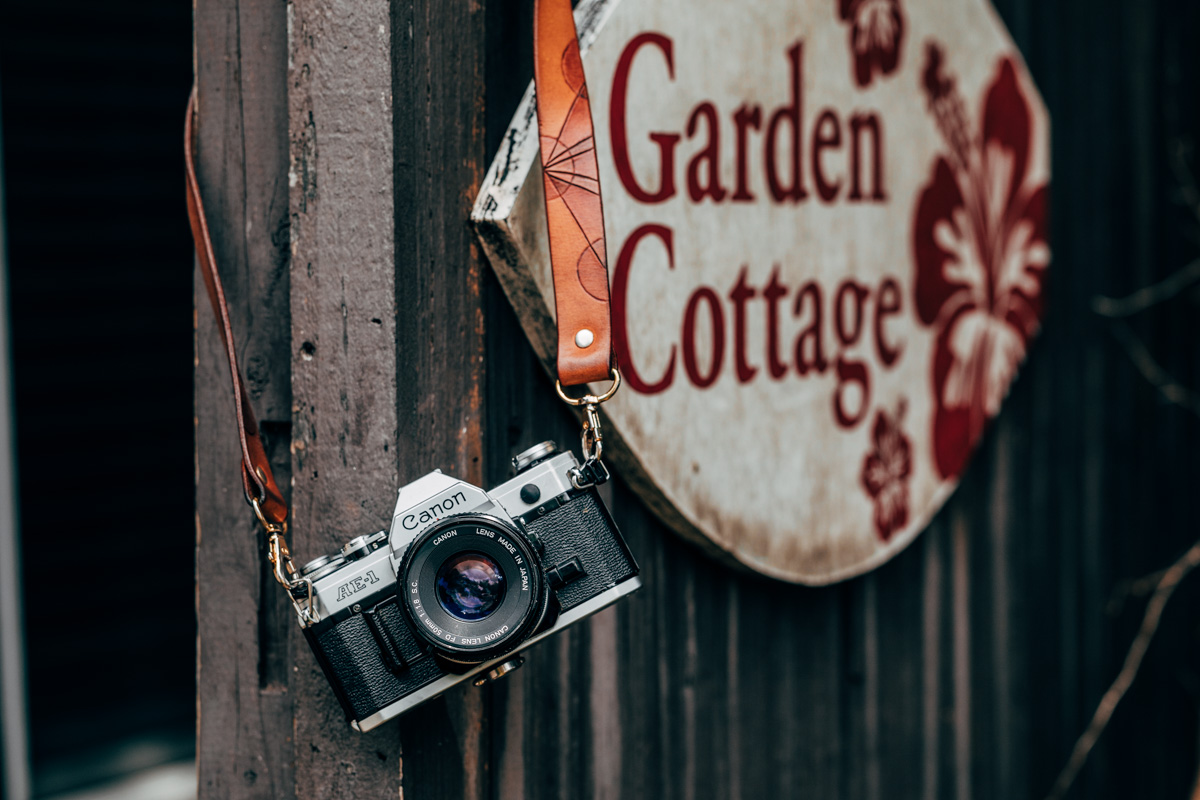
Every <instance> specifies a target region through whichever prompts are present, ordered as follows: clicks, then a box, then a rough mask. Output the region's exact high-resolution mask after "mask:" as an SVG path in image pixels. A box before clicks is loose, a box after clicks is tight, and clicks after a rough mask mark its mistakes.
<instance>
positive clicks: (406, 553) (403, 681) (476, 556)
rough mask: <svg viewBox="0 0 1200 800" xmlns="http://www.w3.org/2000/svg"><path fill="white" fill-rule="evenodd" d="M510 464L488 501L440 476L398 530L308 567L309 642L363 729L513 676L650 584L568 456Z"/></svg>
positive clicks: (531, 454) (404, 497)
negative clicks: (565, 635)
mask: <svg viewBox="0 0 1200 800" xmlns="http://www.w3.org/2000/svg"><path fill="white" fill-rule="evenodd" d="M513 465H514V467H515V468H516V470H517V475H516V477H514V478H512V479H511V480H509V481H508V482H506V483H503V484H501V485H500V486H497V487H496V488H495V489H493V490H491V491H490V492H485V491H484V490H482V489H480V488H478V487H475V486H472V485H471V484H469V483H465V482H464V481H460V480H458V479H456V478H452V477H451V476H449V475H445V474H443V473H442V472H441V471H437V472H431V473H429V474H428V475H425V476H424V477H422V478H419V479H418V480H415V481H413V482H412V483H410V484H408V485H407V486H405V487H403V488H401V489H400V497H399V499H398V500H397V501H396V510H395V515H394V517H393V520H392V528H391V531H390V533H389V532H385V531H380V532H379V533H376V534H373V535H369V536H359V537H358V538H356V539H353V540H351V541H350V542H348V543H347V544H346V545H345V547H343V548H342V549H341V550H340V551H339V552H337V553H333V554H330V555H327V556H322V557H321V558H318V559H315V560H313V561H311V562H309V563H308V564H306V565H305V566H304V567H303V568H302V569H301V570H300V579H301V581H302V582H303V584H304V587H305V588H304V589H302V590H301V591H303V592H304V599H305V601H306V602H305V603H304V604H301V603H298V604H297V607H298V608H304V609H306V610H305V612H304V613H301V614H300V624H301V626H302V627H303V628H304V637H305V638H306V639H307V640H308V643H309V645H311V646H312V649H313V652H314V653H315V654H316V656H317V661H319V662H320V664H321V669H322V670H323V671H324V672H325V677H326V678H328V680H329V683H330V685H331V686H332V687H333V690H334V693H335V694H336V695H337V698H338V700H339V701H341V704H342V708H343V709H344V710H345V712H346V716H347V718H348V719H349V720H350V724H351V726H352V727H354V728H355V729H356V730H359V731H368V730H370V729H372V728H374V727H376V726H377V725H379V724H381V723H383V722H386V721H387V720H389V719H391V718H392V717H395V716H398V715H400V714H403V713H404V712H405V711H408V710H409V709H411V708H413V707H415V706H417V705H419V704H420V703H423V702H424V701H426V700H429V699H431V698H433V697H437V696H438V695H440V694H441V693H442V692H444V691H446V690H447V689H449V688H451V687H452V686H455V685H457V684H458V683H460V682H462V681H464V680H468V679H471V678H475V679H476V681H475V682H476V684H477V685H478V684H482V683H484V682H486V681H487V680H489V679H493V678H497V677H499V676H501V675H504V674H505V673H507V672H510V671H512V670H513V669H515V668H516V667H518V666H520V664H521V658H520V656H518V655H516V653H515V651H516V650H517V649H518V648H520V647H522V646H524V645H529V644H533V643H534V642H537V641H539V640H541V639H543V638H545V637H546V636H549V635H551V634H553V633H555V632H556V631H559V630H562V629H563V628H565V627H566V626H568V625H571V624H572V623H575V622H578V621H579V620H581V619H583V618H585V617H587V616H590V615H591V614H594V613H596V612H597V611H599V610H600V609H602V608H604V607H605V606H608V605H610V604H612V603H614V602H616V601H617V600H619V599H620V598H622V597H624V596H625V595H627V594H629V593H630V592H633V591H634V590H636V589H637V588H638V587H639V586H640V585H641V581H640V580H639V579H638V577H637V574H638V568H637V564H636V562H635V561H634V559H633V555H632V554H631V553H630V552H629V548H628V547H627V546H626V544H625V541H624V539H622V538H621V534H620V532H618V531H617V528H616V525H614V524H613V521H612V517H611V516H610V515H609V512H608V509H607V508H606V507H605V506H604V503H603V502H602V501H601V499H600V497H599V495H598V494H597V493H596V489H595V486H594V485H593V486H587V487H586V488H583V489H577V488H575V485H574V484H573V482H572V480H571V476H572V475H574V476H575V477H576V481H575V483H579V481H578V476H579V474H580V473H579V470H580V466H579V464H578V462H576V460H575V457H574V456H573V455H572V454H571V453H569V452H568V453H560V452H558V450H557V448H556V446H555V445H554V443H553V442H543V443H541V444H539V445H536V446H535V447H531V448H530V449H528V450H526V451H525V452H523V453H521V454H520V455H518V456H517V457H516V458H514V459H513ZM596 466H599V465H596ZM599 469H600V470H603V467H602V466H600V467H599ZM592 477H593V478H599V479H600V480H601V481H602V480H603V479H605V478H607V473H603V472H601V474H599V475H593V476H592ZM309 586H311V590H312V595H311V600H310V599H309V597H308V587H309ZM297 599H298V600H299V598H297Z"/></svg>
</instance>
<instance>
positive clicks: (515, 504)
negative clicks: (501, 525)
mask: <svg viewBox="0 0 1200 800" xmlns="http://www.w3.org/2000/svg"><path fill="white" fill-rule="evenodd" d="M578 467H579V462H578V461H576V460H575V456H574V454H572V453H570V452H566V453H559V454H558V455H556V456H554V457H553V458H548V459H546V460H545V461H542V462H539V463H537V464H535V465H534V466H532V467H530V468H529V469H528V470H527V471H525V472H522V473H520V474H519V475H517V476H516V477H515V478H509V479H508V480H506V481H505V482H504V483H502V484H500V485H499V486H497V487H496V488H494V489H492V490H491V491H490V492H488V494H489V495H491V496H492V498H493V499H495V501H496V502H497V503H499V504H500V506H501V507H502V508H503V509H504V510H505V511H506V512H507V513H508V516H509V517H511V518H512V519H519V518H522V517H524V516H525V515H526V514H528V513H529V512H530V511H533V510H534V509H535V508H537V507H538V506H540V505H542V504H543V503H545V502H546V501H548V500H551V499H553V498H555V497H558V496H559V495H563V494H566V493H567V492H572V491H574V488H573V487H572V486H571V479H570V477H569V473H570V471H571V470H572V469H576V468H578ZM531 483H532V484H533V485H535V486H537V487H538V489H539V490H541V491H540V494H539V497H538V499H537V500H535V501H533V502H532V503H526V502H525V501H524V500H522V499H521V489H522V488H524V487H525V486H527V485H528V484H531Z"/></svg>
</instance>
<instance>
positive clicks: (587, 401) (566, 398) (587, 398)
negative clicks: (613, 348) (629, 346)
mask: <svg viewBox="0 0 1200 800" xmlns="http://www.w3.org/2000/svg"><path fill="white" fill-rule="evenodd" d="M620 388H621V373H620V372H619V371H618V370H617V368H616V367H613V368H612V386H610V387H608V391H607V392H605V393H604V394H601V395H594V394H585V395H584V396H583V397H571V396H570V395H568V394H567V393H566V392H564V391H563V385H562V381H560V380H555V381H554V390H555V391H556V392H558V396H559V397H561V398H562V401H563V402H564V403H567V404H568V405H572V406H588V405H597V404H599V403H603V402H604V401H605V400H608V399H610V398H611V397H612V396H613V395H614V394H616V393H617V389H620Z"/></svg>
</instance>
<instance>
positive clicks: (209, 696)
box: [180, 0, 295, 800]
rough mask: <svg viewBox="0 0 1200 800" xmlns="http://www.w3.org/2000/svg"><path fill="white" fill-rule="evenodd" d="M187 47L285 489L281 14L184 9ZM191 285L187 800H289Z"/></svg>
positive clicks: (221, 365)
mask: <svg viewBox="0 0 1200 800" xmlns="http://www.w3.org/2000/svg"><path fill="white" fill-rule="evenodd" d="M195 38H196V71H197V82H198V85H199V122H198V143H197V145H198V152H197V161H198V170H199V174H198V177H199V181H200V191H201V193H202V195H203V197H204V200H205V204H206V209H207V212H208V218H209V224H210V227H211V229H212V236H213V247H214V251H215V253H216V258H217V263H218V265H219V268H220V270H221V273H222V276H223V278H224V282H225V289H226V297H227V299H228V302H229V307H230V315H231V317H232V320H233V327H234V331H235V334H236V336H237V341H238V343H239V347H240V350H239V356H240V358H241V359H242V364H243V370H244V372H245V377H246V383H247V390H248V391H249V393H250V396H251V400H252V402H253V403H254V405H255V408H256V410H257V412H258V414H259V419H260V422H261V424H262V428H263V432H264V435H265V441H266V445H267V448H268V454H269V456H270V458H271V462H272V465H273V468H274V469H275V472H276V476H277V477H278V478H279V480H280V484H281V485H282V486H285V487H286V486H287V480H288V476H289V474H290V463H289V458H288V453H287V441H288V430H289V423H290V416H291V415H290V406H291V390H290V386H289V376H290V365H289V358H288V351H289V346H288V306H287V297H288V272H287V264H288V246H287V245H288V214H287V144H286V142H287V108H286V94H285V73H284V69H285V64H286V41H287V39H286V19H285V16H284V8H283V6H282V5H280V4H278V3H273V2H268V1H267V0H241V1H240V2H238V0H198V2H197V3H196V6H195ZM180 105H181V108H182V102H181V104H180ZM181 121H182V118H181ZM181 182H182V180H181ZM195 286H196V289H195V296H196V383H195V406H196V506H197V514H196V529H197V546H196V579H197V595H196V604H197V617H198V623H199V630H198V641H197V707H198V731H197V737H198V742H197V771H198V780H199V796H200V797H202V798H263V799H264V800H266V799H267V798H289V797H292V796H293V792H292V757H291V702H292V695H291V693H290V692H289V689H288V669H287V664H288V646H289V645H288V640H289V635H290V632H291V629H292V628H293V627H294V625H295V623H294V622H293V621H292V619H291V617H290V616H289V614H288V612H287V608H286V599H285V598H284V597H282V593H281V592H280V591H279V590H278V588H277V587H276V586H275V585H274V582H273V581H271V580H270V578H269V577H268V571H267V570H266V568H265V566H264V559H263V555H264V553H263V542H262V536H261V533H260V532H259V530H258V525H257V523H255V522H254V520H253V516H252V515H251V514H250V512H249V509H248V507H247V506H246V501H245V498H244V497H243V496H242V488H241V477H240V475H239V473H238V463H239V459H240V455H239V450H238V446H237V431H236V428H235V423H234V415H233V398H232V394H231V388H230V380H229V372H228V366H227V365H226V362H225V356H224V353H223V351H222V349H221V346H220V339H219V337H218V334H217V331H216V326H215V322H214V321H213V318H212V314H211V312H210V311H209V303H208V298H207V296H206V295H205V290H204V287H203V284H202V282H201V281H200V279H199V277H198V276H197V278H196V282H195Z"/></svg>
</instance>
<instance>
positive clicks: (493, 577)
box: [437, 553, 505, 622]
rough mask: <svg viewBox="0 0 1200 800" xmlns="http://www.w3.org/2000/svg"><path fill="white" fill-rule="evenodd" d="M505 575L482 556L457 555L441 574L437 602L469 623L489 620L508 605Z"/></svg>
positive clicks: (440, 571) (448, 611)
mask: <svg viewBox="0 0 1200 800" xmlns="http://www.w3.org/2000/svg"><path fill="white" fill-rule="evenodd" d="M504 590H505V582H504V573H502V572H501V571H500V566H499V565H498V564H497V563H496V562H495V561H493V560H492V559H490V558H489V557H487V556H485V555H483V554H482V553H456V554H455V555H453V556H451V557H450V558H448V559H446V563H445V564H442V567H441V569H439V570H438V573H437V599H438V603H440V604H441V606H442V608H444V609H446V613H447V614H450V615H451V616H453V617H456V618H458V619H461V620H464V621H466V622H474V621H475V620H480V619H483V618H485V617H487V616H488V615H489V614H491V613H492V612H493V611H495V610H496V609H497V608H499V607H500V603H502V602H503V601H504Z"/></svg>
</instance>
